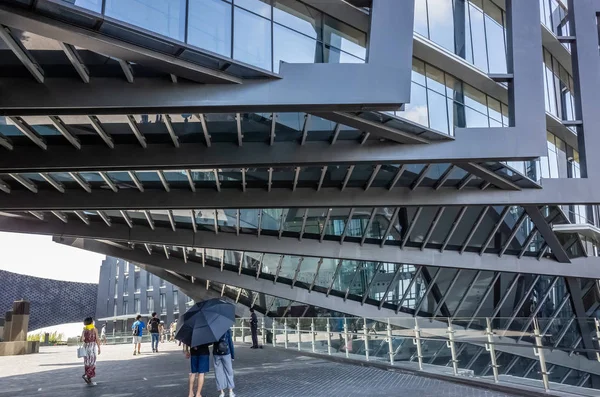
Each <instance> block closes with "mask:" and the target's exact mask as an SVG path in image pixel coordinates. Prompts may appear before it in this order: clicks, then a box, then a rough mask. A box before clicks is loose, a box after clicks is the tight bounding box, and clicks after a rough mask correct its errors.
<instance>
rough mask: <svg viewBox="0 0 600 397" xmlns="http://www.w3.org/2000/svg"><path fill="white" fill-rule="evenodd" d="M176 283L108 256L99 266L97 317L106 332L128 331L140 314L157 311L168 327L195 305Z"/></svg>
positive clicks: (149, 315)
mask: <svg viewBox="0 0 600 397" xmlns="http://www.w3.org/2000/svg"><path fill="white" fill-rule="evenodd" d="M193 303H194V302H193V301H192V299H191V298H189V297H188V296H186V295H185V294H184V293H182V292H180V291H179V289H178V288H177V287H176V286H174V285H173V284H171V283H169V282H166V281H165V280H163V279H161V278H159V277H156V276H155V275H153V274H152V273H150V272H147V271H146V270H145V269H143V268H141V267H139V266H137V265H135V264H133V263H129V262H128V261H125V260H122V259H117V258H112V257H106V259H105V260H103V261H102V265H101V266H100V278H99V281H98V299H97V306H96V316H95V318H96V319H97V321H98V322H99V323H100V324H103V323H106V326H107V327H106V328H107V332H113V331H114V333H121V332H125V333H128V332H130V330H131V326H132V325H133V322H134V321H135V317H136V316H137V315H138V314H140V315H142V316H143V317H144V319H145V320H147V319H149V318H150V317H151V315H152V313H153V312H156V313H157V314H158V316H159V317H160V319H161V320H162V321H164V323H165V324H166V326H169V324H171V323H172V322H173V321H174V320H176V319H177V318H178V317H179V315H180V313H181V314H183V313H185V311H186V310H187V309H188V308H189V307H190V306H191V305H192V304H193Z"/></svg>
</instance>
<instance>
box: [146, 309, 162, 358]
mask: <svg viewBox="0 0 600 397" xmlns="http://www.w3.org/2000/svg"><path fill="white" fill-rule="evenodd" d="M148 329H149V331H150V335H152V353H158V341H159V340H160V318H158V317H157V316H156V312H154V313H152V318H151V319H150V321H148Z"/></svg>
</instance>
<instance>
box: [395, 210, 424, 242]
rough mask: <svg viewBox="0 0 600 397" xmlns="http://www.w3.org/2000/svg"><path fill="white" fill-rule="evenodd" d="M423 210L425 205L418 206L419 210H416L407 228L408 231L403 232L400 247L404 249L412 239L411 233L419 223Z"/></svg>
mask: <svg viewBox="0 0 600 397" xmlns="http://www.w3.org/2000/svg"><path fill="white" fill-rule="evenodd" d="M422 212H423V207H419V208H417V211H416V212H415V216H414V217H413V219H412V221H411V222H410V226H408V229H407V230H406V232H405V233H403V236H402V242H401V243H400V249H404V247H405V246H406V243H407V242H408V240H409V239H410V235H411V233H412V231H413V229H414V228H415V226H416V225H417V222H418V221H419V218H420V217H421V213H422Z"/></svg>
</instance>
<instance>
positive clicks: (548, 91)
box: [543, 49, 577, 133]
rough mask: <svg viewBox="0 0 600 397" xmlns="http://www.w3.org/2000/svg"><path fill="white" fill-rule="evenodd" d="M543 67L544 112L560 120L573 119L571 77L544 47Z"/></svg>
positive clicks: (572, 85) (572, 86)
mask: <svg viewBox="0 0 600 397" xmlns="http://www.w3.org/2000/svg"><path fill="white" fill-rule="evenodd" d="M543 69H544V94H545V96H544V98H545V105H546V112H548V113H550V114H552V115H553V116H555V117H556V118H558V119H560V120H575V118H576V117H575V103H574V84H573V77H571V75H570V74H569V73H568V72H567V70H566V69H565V68H564V67H563V65H561V64H560V63H559V62H558V60H557V59H556V58H554V57H553V56H552V55H551V54H550V52H549V51H548V50H546V49H544V66H543ZM570 128H571V130H572V131H573V132H574V133H577V130H576V129H575V127H570Z"/></svg>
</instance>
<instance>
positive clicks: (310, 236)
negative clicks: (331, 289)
mask: <svg viewBox="0 0 600 397" xmlns="http://www.w3.org/2000/svg"><path fill="white" fill-rule="evenodd" d="M413 210H414V209H410V211H411V212H412V211H413ZM244 211H248V210H244ZM260 211H261V212H262V213H263V215H262V216H261V217H260V218H261V219H262V221H261V223H262V229H261V233H260V235H259V236H258V229H257V228H256V225H251V224H248V225H244V227H243V228H239V227H238V226H235V225H237V224H238V222H239V220H240V219H241V217H240V214H241V212H238V211H237V210H233V211H224V210H210V211H206V210H201V211H195V216H196V217H197V218H196V220H195V221H194V222H190V221H189V219H190V218H189V212H188V211H184V213H182V212H181V211H164V212H160V211H159V212H156V211H149V210H145V211H141V212H135V211H112V210H108V211H101V212H97V211H83V212H78V213H74V214H73V215H71V216H69V213H68V212H63V213H61V222H57V221H53V220H50V219H46V218H45V217H44V214H43V213H36V214H37V215H38V216H35V217H34V216H31V215H29V214H23V216H21V217H18V216H17V217H15V216H11V217H0V230H3V231H12V232H21V233H36V234H50V235H63V236H73V237H84V238H97V239H105V240H114V241H128V242H131V243H149V244H159V245H161V246H162V245H167V246H189V247H202V248H215V249H229V250H237V251H244V252H263V253H271V254H282V255H286V254H287V255H299V256H304V255H309V256H314V257H330V258H339V259H353V260H359V261H361V260H366V261H384V262H391V263H399V262H401V263H412V264H416V265H434V266H440V267H450V268H464V269H479V270H500V271H505V272H518V273H520V272H524V273H537V274H548V275H562V276H569V275H571V276H573V277H590V278H597V277H599V273H598V272H599V271H598V270H597V268H598V266H597V265H596V264H597V258H596V257H585V256H584V257H573V258H569V261H570V263H569V264H568V265H567V264H561V263H560V262H558V261H556V260H553V259H551V258H550V257H545V256H543V255H540V253H546V251H545V250H544V248H543V247H544V244H538V245H537V247H538V248H537V250H532V251H528V253H527V255H524V256H523V257H521V258H519V257H518V255H519V254H520V252H521V250H522V248H521V245H520V243H519V242H518V241H519V239H515V235H516V234H517V233H515V232H514V231H515V230H516V229H520V226H521V224H522V223H523V222H522V221H521V222H517V223H516V224H515V226H514V227H513V228H512V229H510V228H507V230H506V232H505V233H506V234H508V233H510V235H509V236H508V237H505V238H507V240H506V243H505V244H504V245H502V246H501V245H497V246H495V247H493V248H492V247H490V248H488V249H487V253H485V254H483V255H481V254H480V248H479V245H475V246H473V247H468V249H466V250H465V249H464V247H465V243H462V242H461V241H462V240H464V239H467V238H468V236H470V235H472V233H471V232H470V231H469V230H473V228H474V227H475V226H477V224H478V223H479V224H481V222H480V221H479V218H478V219H474V218H473V217H469V219H467V218H465V219H463V221H462V222H461V223H463V226H462V227H461V231H460V233H458V232H454V236H453V238H452V241H453V244H452V245H446V246H445V247H444V248H445V250H444V251H441V250H440V247H443V245H442V244H441V242H442V241H444V240H447V237H445V236H446V234H447V233H449V232H445V233H442V234H441V235H436V238H435V239H430V240H429V242H428V243H427V244H428V245H427V248H425V249H422V248H423V244H422V242H420V237H418V234H420V231H419V230H423V229H424V228H426V225H427V222H428V219H427V217H425V216H424V217H421V218H419V219H420V220H421V222H422V223H419V225H420V226H418V227H416V228H414V232H412V233H411V234H407V235H406V236H404V237H402V236H401V235H400V234H399V233H398V231H397V230H396V229H395V228H391V229H390V228H389V225H391V224H392V223H390V221H389V218H388V217H386V216H385V215H384V214H383V213H382V214H381V215H378V216H377V217H374V219H375V220H373V221H372V222H371V224H372V225H373V223H374V222H376V224H377V225H380V226H378V227H379V228H380V230H382V231H383V228H386V229H390V230H389V231H388V232H387V233H383V234H381V235H380V236H370V235H369V236H368V238H367V237H365V234H364V233H365V231H363V230H360V234H359V235H357V234H355V232H352V236H350V235H348V231H346V235H343V232H342V231H343V229H347V228H340V232H341V233H342V234H341V235H333V234H331V235H330V234H326V233H325V234H322V233H321V232H320V230H321V229H323V230H327V228H328V227H331V224H327V223H326V224H325V225H323V224H322V223H321V220H322V218H315V217H314V216H311V217H310V218H308V216H306V217H305V216H304V215H300V214H307V215H308V214H309V211H307V210H300V211H296V213H297V214H299V215H298V216H299V217H300V218H299V220H298V221H295V220H294V219H295V218H294V217H293V216H292V213H291V212H290V213H289V214H288V215H287V216H288V217H290V225H293V224H294V222H302V223H303V224H304V228H300V229H297V230H296V231H287V227H284V225H285V223H284V220H285V217H284V216H283V212H282V216H281V217H278V218H277V219H278V221H279V222H280V224H279V225H278V224H277V223H273V221H275V219H273V218H271V221H270V222H269V224H268V226H267V222H266V221H265V220H264V218H265V215H264V211H265V210H260ZM285 211H291V209H290V210H285ZM475 211H477V209H476V208H475ZM325 212H326V213H329V219H328V221H329V222H332V221H333V218H332V215H331V214H332V213H331V212H330V211H325ZM349 212H352V210H351V209H350V211H349ZM349 212H346V215H345V216H347V215H349ZM369 212H372V211H360V212H357V211H354V214H353V216H352V219H354V220H359V218H363V219H365V220H366V218H367V217H369V219H370V215H369ZM417 212H418V211H417ZM475 213H476V212H475ZM82 214H85V217H86V220H87V222H84V223H82V222H81V221H80V219H79V218H81V215H82ZM215 214H216V215H215ZM219 214H222V215H219ZM244 214H245V213H244ZM255 214H256V213H255ZM319 214H320V212H319ZM232 215H233V217H232ZM450 215H451V214H450ZM473 215H474V214H473ZM40 216H41V217H42V218H44V220H43V221H40V220H39V219H38V218H39V217H40ZM124 216H125V218H124ZM244 216H248V215H244ZM322 216H323V217H325V218H327V216H326V215H324V213H323V215H322ZM28 217H29V219H27V218H28ZM256 217H257V219H258V215H257V214H256ZM198 218H200V221H198ZM335 218H338V219H340V218H339V217H338V216H335ZM414 218H416V213H415V217H414ZM344 219H345V220H346V223H348V222H347V219H346V218H341V219H340V221H342V222H343V220H344ZM492 219H493V218H492ZM521 219H522V218H521ZM217 220H218V221H217ZM107 221H108V222H107ZM486 223H487V224H488V226H487V228H489V229H490V230H491V231H493V227H494V225H493V223H492V221H491V220H488V221H486ZM109 224H110V226H108V225H109ZM307 224H310V227H309V228H307V226H306V225H307ZM194 225H195V227H194ZM318 225H322V226H318ZM315 227H317V228H318V230H315V229H314V228H315ZM267 228H268V229H267ZM284 229H285V231H284ZM365 230H367V229H365ZM315 232H317V233H315ZM521 233H522V232H521ZM413 235H414V237H413ZM256 236H258V238H256ZM385 236H390V238H391V239H390V238H388V237H385ZM301 237H302V238H301ZM342 237H344V238H342ZM384 237H385V238H384ZM482 237H483V236H482ZM482 237H480V238H481V240H483V238H482ZM413 238H414V239H415V241H410V240H412V239H413ZM524 239H525V235H524V234H522V236H521V237H520V240H521V241H522V240H524ZM436 240H437V241H436ZM513 240H514V241H513ZM340 243H341V244H340ZM382 243H385V244H382ZM508 246H510V247H511V248H510V249H508V248H507V247H508ZM414 248H418V249H414ZM461 251H462V253H461ZM499 254H505V255H499Z"/></svg>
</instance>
